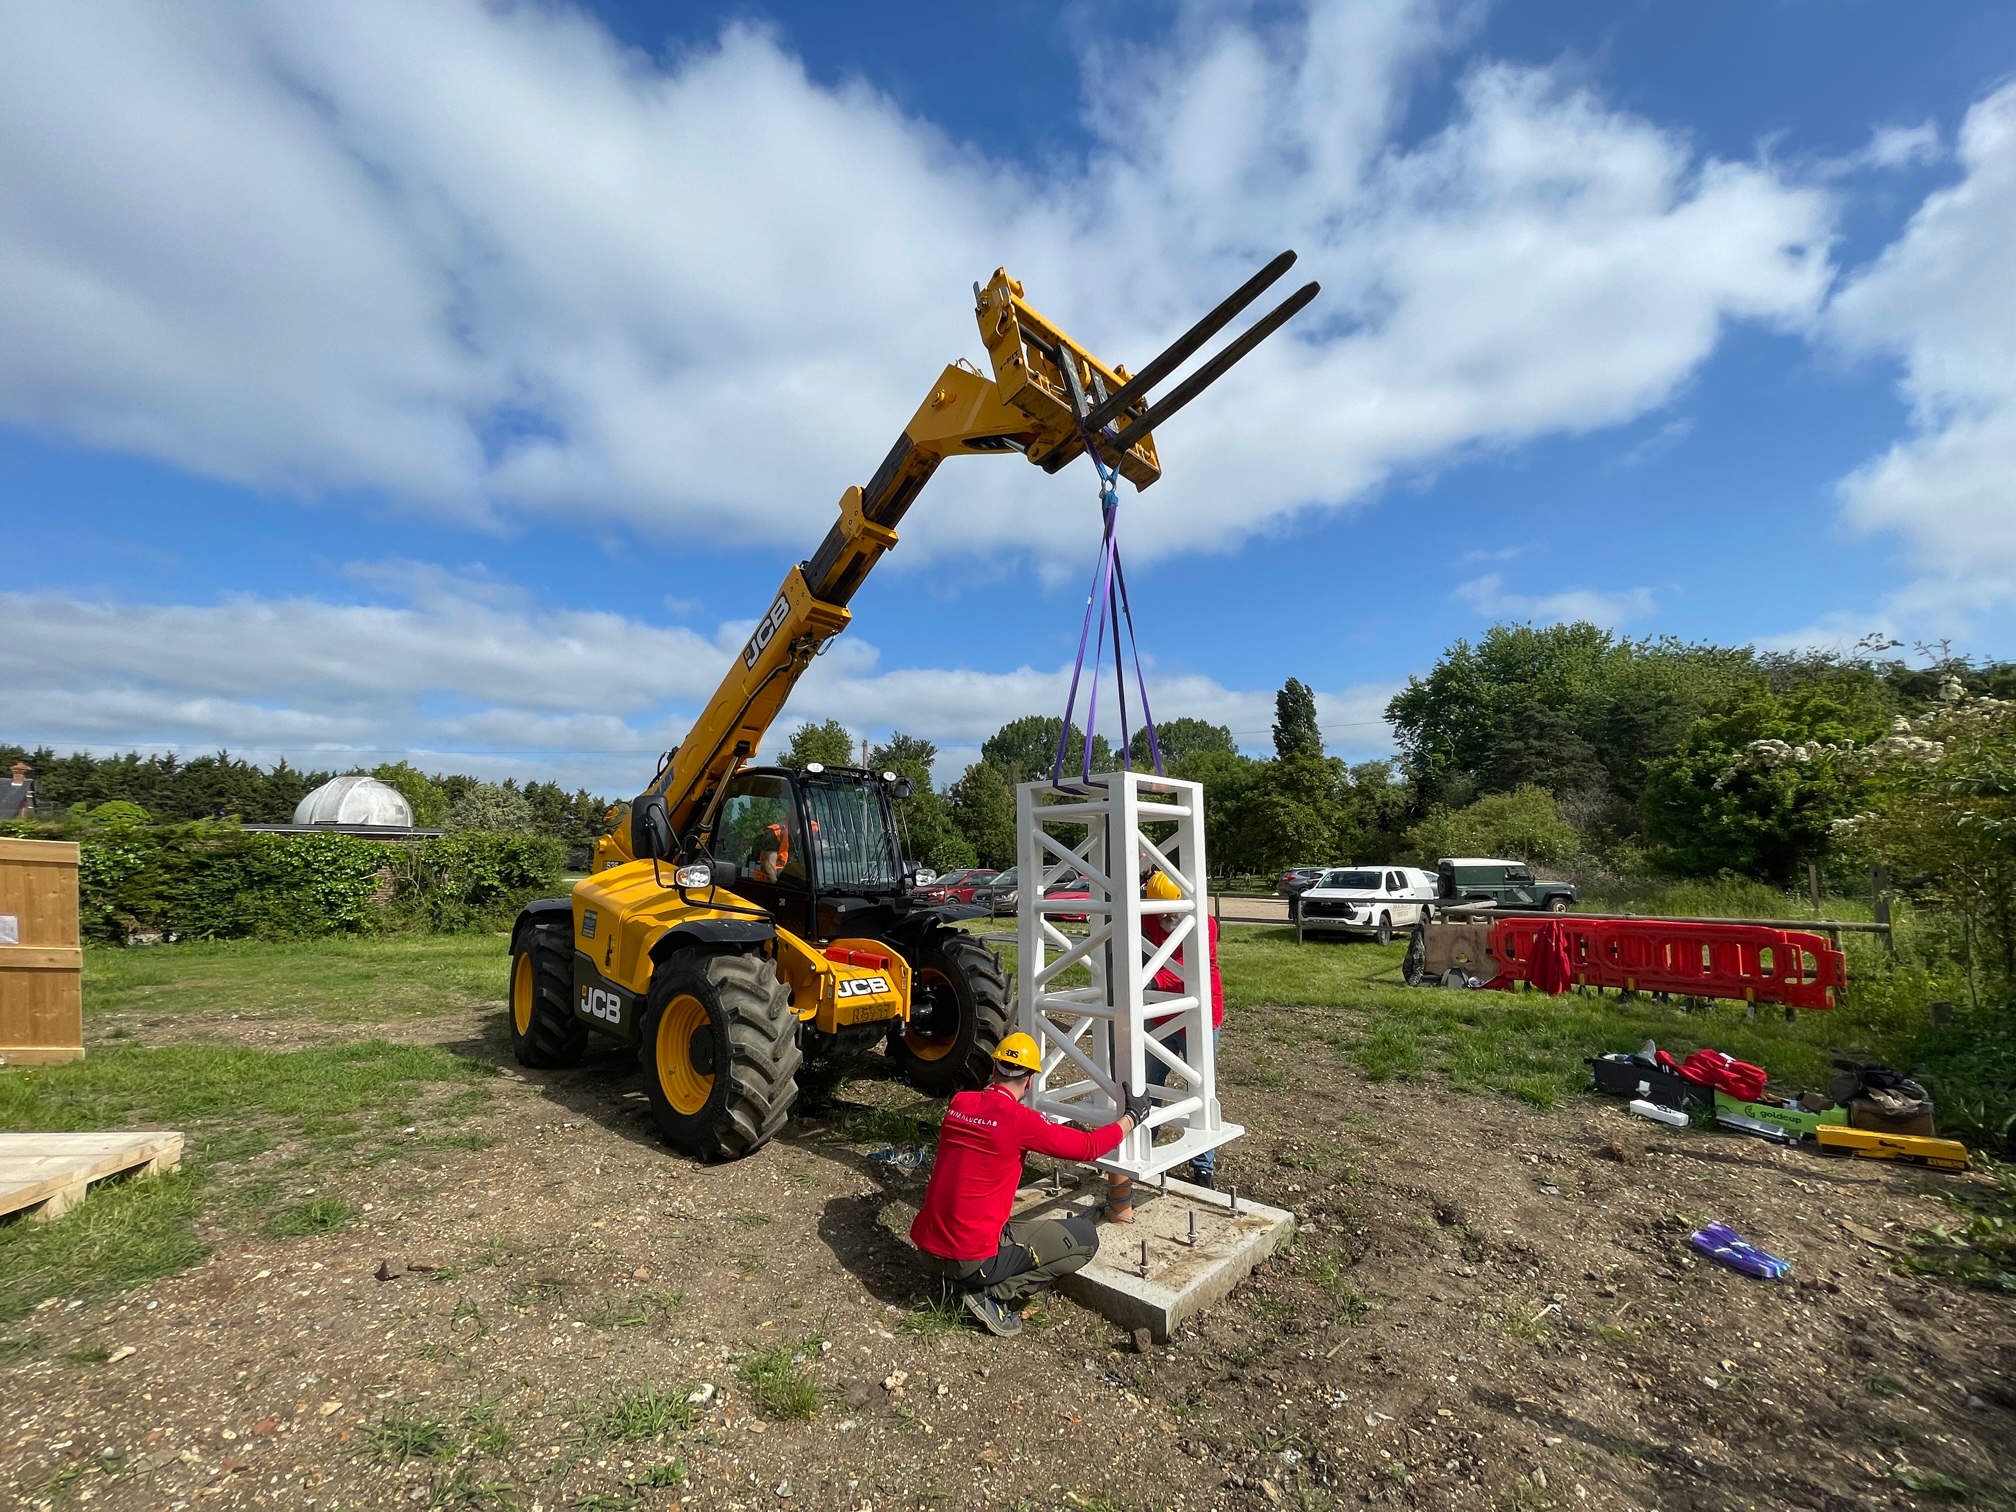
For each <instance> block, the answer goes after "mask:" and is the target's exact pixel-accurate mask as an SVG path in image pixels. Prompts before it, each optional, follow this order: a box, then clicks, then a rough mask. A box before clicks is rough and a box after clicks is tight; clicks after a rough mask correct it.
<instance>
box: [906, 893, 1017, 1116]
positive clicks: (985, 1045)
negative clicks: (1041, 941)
mask: <svg viewBox="0 0 2016 1512" xmlns="http://www.w3.org/2000/svg"><path fill="white" fill-rule="evenodd" d="M934 953H935V954H937V955H939V956H941V957H942V958H943V959H944V962H945V964H946V965H947V966H949V967H950V968H951V969H952V970H953V971H954V972H955V973H957V974H958V975H959V976H960V977H961V978H963V979H964V980H965V982H966V983H967V986H968V987H969V989H970V990H971V992H972V996H973V1015H974V1019H975V1032H974V1034H973V1036H972V1037H971V1039H970V1040H969V1041H968V1043H967V1044H966V1045H965V1047H964V1048H963V1050H962V1051H960V1052H959V1053H958V1058H957V1060H956V1061H955V1062H953V1063H952V1064H951V1065H947V1062H946V1061H916V1060H911V1059H909V1058H908V1057H902V1058H901V1059H902V1061H903V1064H904V1069H905V1074H906V1075H907V1076H908V1077H909V1079H910V1082H911V1084H912V1085H913V1086H916V1087H917V1089H918V1090H919V1091H921V1092H927V1093H930V1094H931V1095H932V1096H934V1097H949V1096H951V1095H952V1094H953V1093H954V1092H959V1091H966V1090H970V1089H972V1088H975V1087H984V1086H986V1085H987V1082H988V1079H989V1078H990V1077H991V1076H992V1075H993V1071H994V1047H995V1046H996V1045H998V1044H1000V1043H1001V1041H1002V1039H1003V1037H1004V1036H1006V1035H1007V1033H1008V1032H1009V1030H1010V1029H1012V1028H1013V1027H1014V1026H1013V1024H1012V1023H1011V1022H1010V1020H1009V1017H1008V974H1007V973H1006V972H1005V971H1003V970H1002V969H1001V959H1000V957H999V956H997V955H995V954H994V952H993V951H991V950H989V949H988V948H987V947H986V945H984V944H983V943H981V942H980V941H979V940H976V939H974V938H973V937H972V936H971V935H969V934H967V933H966V932H965V931H964V930H959V929H951V928H938V929H934V930H932V931H931V932H930V933H929V934H927V935H925V936H924V938H923V939H922V940H921V941H920V942H919V946H918V950H917V954H916V956H915V957H914V958H913V959H912V960H911V963H910V964H911V966H912V968H913V969H915V968H919V967H921V966H923V965H924V964H925V962H926V961H928V960H929V958H930V957H931V956H932V955H933V954H934ZM951 1059H952V1058H951V1057H947V1060H948V1061H949V1060H951Z"/></svg>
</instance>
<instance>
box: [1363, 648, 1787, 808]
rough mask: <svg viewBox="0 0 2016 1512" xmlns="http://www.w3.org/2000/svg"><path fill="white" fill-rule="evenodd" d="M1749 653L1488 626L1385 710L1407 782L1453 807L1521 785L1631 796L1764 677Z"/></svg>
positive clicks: (1561, 793) (1556, 791) (1410, 685)
mask: <svg viewBox="0 0 2016 1512" xmlns="http://www.w3.org/2000/svg"><path fill="white" fill-rule="evenodd" d="M1764 676H1765V671H1764V668H1763V667H1762V666H1761V665H1760V663H1759V661H1758V659H1757V657H1756V656H1755V655H1754V654H1753V653H1752V652H1751V651H1750V650H1748V649H1747V648H1742V649H1731V648H1728V647H1720V646H1710V645H1693V644H1688V643H1685V642H1681V641H1678V640H1673V639H1670V638H1667V639H1660V640H1644V641H1634V640H1630V639H1628V638H1626V639H1620V638H1618V637H1615V636H1613V635H1612V634H1611V633H1610V632H1609V631H1607V630H1603V629H1601V628H1599V627H1597V626H1595V625H1592V624H1588V623H1586V622H1582V623H1577V624H1573V625H1548V626H1544V627H1537V628H1536V627H1535V626H1532V625H1494V626H1492V627H1491V629H1490V630H1488V631H1487V632H1486V633H1485V635H1484V637H1483V639H1482V640H1481V641H1479V642H1478V643H1477V644H1476V645H1475V646H1472V645H1471V644H1470V643H1469V642H1468V641H1464V640H1459V641H1457V642H1456V644H1455V645H1453V646H1451V647H1450V648H1449V649H1448V650H1447V651H1445V652H1444V653H1443V654H1442V656H1441V657H1440V658H1439V659H1438V660H1437V661H1436V663H1435V666H1434V667H1433V668H1432V669H1431V670H1430V671H1429V673H1428V675H1427V676H1426V677H1414V678H1409V679H1408V681H1407V686H1406V687H1405V688H1404V689H1403V690H1401V692H1400V693H1398V694H1397V695H1395V696H1394V698H1393V699H1392V701H1391V702H1389V703H1388V704H1387V706H1386V717H1387V719H1388V720H1389V721H1391V723H1392V725H1393V731H1394V735H1395V737H1396V738H1397V740H1398V742H1399V745H1400V753H1401V761H1402V764H1403V766H1404V767H1405V769H1406V771H1407V773H1408V775H1409V777H1410V778H1411V779H1412V780H1413V781H1414V782H1415V784H1416V785H1417V786H1418V787H1419V788H1420V789H1421V791H1422V792H1423V794H1424V795H1426V796H1427V797H1428V798H1430V799H1432V800H1434V801H1437V802H1440V803H1443V804H1445V805H1447V806H1451V807H1456V806H1461V805H1463V804H1466V803H1468V802H1469V801H1470V798H1471V797H1472V796H1474V795H1475V794H1477V793H1481V792H1509V791H1511V790H1512V789H1514V788H1517V787H1520V786H1522V785H1525V784H1529V783H1530V784H1534V785H1537V786H1540V787H1544V788H1546V789H1548V790H1549V791H1550V792H1552V793H1554V794H1555V795H1556V796H1557V797H1559V796H1565V795H1568V794H1571V793H1590V792H1592V791H1594V792H1597V793H1599V794H1600V795H1614V796H1616V797H1618V798H1621V799H1622V800H1624V801H1625V802H1627V803H1628V802H1630V801H1632V800H1635V799H1636V797H1637V795H1638V793H1639V792H1640V791H1641V789H1642V788H1643V786H1644V781H1645V772H1646V764H1647V763H1648V762H1649V761H1651V760H1654V759H1657V758H1659V757H1662V756H1665V755H1667V754H1670V753H1671V752H1672V750H1673V749H1674V748H1675V747H1676V746H1677V745H1678V744H1679V743H1680V741H1681V740H1682V739H1683V738H1684V737H1685V736H1686V733H1687V731H1688V729H1689V728H1690V727H1691V726H1692V724H1693V723H1694V721H1695V720H1696V719H1697V718H1698V717H1700V715H1701V714H1702V713H1704V712H1705V711H1706V710H1708V709H1709V708H1711V707H1714V706H1716V705H1717V704H1719V703H1721V702H1724V701H1726V700H1727V699H1728V698H1729V697H1730V696H1731V695H1733V694H1734V693H1735V692H1736V691H1737V690H1738V689H1740V688H1743V687H1746V686H1755V685H1757V684H1758V683H1759V682H1761V681H1762V680H1763V678H1764Z"/></svg>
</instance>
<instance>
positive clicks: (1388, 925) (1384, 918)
mask: <svg viewBox="0 0 2016 1512" xmlns="http://www.w3.org/2000/svg"><path fill="white" fill-rule="evenodd" d="M1372 938H1373V939H1374V940H1375V941H1377V942H1378V943H1379V944H1381V945H1391V944H1392V943H1393V916H1392V915H1391V914H1383V913H1382V914H1381V915H1379V927H1378V928H1376V929H1374V930H1373V931H1372Z"/></svg>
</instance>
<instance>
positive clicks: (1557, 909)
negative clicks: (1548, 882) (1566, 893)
mask: <svg viewBox="0 0 2016 1512" xmlns="http://www.w3.org/2000/svg"><path fill="white" fill-rule="evenodd" d="M1547 912H1549V913H1566V912H1568V900H1567V899H1566V898H1564V897H1561V896H1560V895H1559V894H1558V893H1557V894H1556V895H1555V896H1554V897H1551V898H1549V899H1548V900H1547Z"/></svg>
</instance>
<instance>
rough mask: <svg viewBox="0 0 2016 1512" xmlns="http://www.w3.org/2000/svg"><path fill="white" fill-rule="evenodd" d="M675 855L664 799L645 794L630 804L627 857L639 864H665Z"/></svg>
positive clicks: (677, 849) (670, 819)
mask: <svg viewBox="0 0 2016 1512" xmlns="http://www.w3.org/2000/svg"><path fill="white" fill-rule="evenodd" d="M678 853H679V847H678V845H677V843H676V842H675V841H674V840H673V838H672V816H671V815H670V814H669V813H667V812H666V810H665V800H664V798H662V797H661V796H659V795H658V794H657V793H649V794H646V795H644V796H643V797H640V798H639V799H638V800H637V801H636V802H635V803H633V804H631V805H630V854H631V855H632V856H635V857H636V858H637V859H638V860H639V861H669V860H671V859H672V858H673V857H674V856H676V855H677V854H678Z"/></svg>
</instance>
